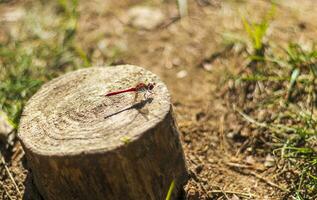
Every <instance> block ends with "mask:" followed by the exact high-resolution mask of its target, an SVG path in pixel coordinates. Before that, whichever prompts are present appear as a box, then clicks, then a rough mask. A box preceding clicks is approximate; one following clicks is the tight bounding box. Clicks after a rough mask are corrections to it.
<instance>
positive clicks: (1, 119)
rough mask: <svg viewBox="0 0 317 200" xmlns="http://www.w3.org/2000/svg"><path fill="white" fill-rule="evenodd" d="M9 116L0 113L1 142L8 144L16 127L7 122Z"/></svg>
mask: <svg viewBox="0 0 317 200" xmlns="http://www.w3.org/2000/svg"><path fill="white" fill-rule="evenodd" d="M7 118H8V117H7V115H6V114H5V113H4V112H2V111H0V142H4V143H7V142H8V137H9V135H10V133H11V132H12V131H13V129H14V127H13V126H12V125H11V124H10V123H9V121H8V120H7Z"/></svg>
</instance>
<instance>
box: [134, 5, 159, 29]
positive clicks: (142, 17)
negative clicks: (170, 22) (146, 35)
mask: <svg viewBox="0 0 317 200" xmlns="http://www.w3.org/2000/svg"><path fill="white" fill-rule="evenodd" d="M128 17H129V22H130V23H131V25H132V26H134V27H135V28H140V29H147V30H151V29H154V28H156V27H157V26H159V25H160V24H162V23H163V21H164V15H163V13H162V11H161V10H160V9H157V8H151V7H148V6H137V7H133V8H131V9H130V10H129V11H128Z"/></svg>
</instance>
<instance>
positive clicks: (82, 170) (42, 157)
mask: <svg viewBox="0 0 317 200" xmlns="http://www.w3.org/2000/svg"><path fill="white" fill-rule="evenodd" d="M144 78H145V79H144ZM138 82H155V83H156V85H155V88H154V89H153V92H154V94H153V95H151V96H150V97H148V98H147V99H143V100H142V96H141V97H140V98H139V99H138V100H137V101H136V103H134V102H133V101H134V94H133V93H125V94H120V95H116V96H111V97H105V94H106V93H107V92H109V91H115V90H119V89H125V88H128V87H131V86H134V85H136V84H137V83H138ZM18 136H19V138H20V140H21V143H22V145H23V147H24V150H25V153H26V156H27V161H28V165H29V167H30V168H31V170H32V174H33V179H34V182H35V184H36V186H37V188H38V190H39V191H40V193H41V195H42V196H43V197H44V199H47V200H55V199H56V200H64V199H65V200H70V199H85V200H86V199H102V200H105V199H109V200H115V199H132V200H134V199H135V200H142V199H144V200H151V199H152V200H162V199H165V196H166V194H167V191H168V189H169V186H170V184H171V182H172V180H175V182H176V186H177V187H176V190H175V191H174V193H175V194H177V191H178V190H179V189H181V188H182V187H181V186H182V185H183V184H184V183H185V181H186V179H187V169H186V164H185V160H184V154H183V150H182V146H181V144H180V141H179V134H178V130H177V127H176V125H175V121H174V118H173V113H172V107H171V103H170V96H169V93H168V90H167V88H166V86H165V85H164V84H163V83H162V82H161V80H159V78H158V77H157V76H155V75H154V74H153V73H151V72H149V71H146V70H144V69H143V68H140V67H136V66H132V65H121V66H114V67H93V68H88V69H82V70H78V71H75V72H71V73H68V74H66V75H63V76H61V77H59V78H56V79H54V80H52V81H50V82H49V83H47V84H45V85H44V86H43V87H42V88H41V89H40V90H39V91H38V92H37V93H36V94H35V95H34V96H33V97H32V98H31V99H30V100H29V102H28V103H27V105H26V107H25V109H24V111H23V117H22V118H21V122H20V128H19V131H18ZM174 197H175V195H174Z"/></svg>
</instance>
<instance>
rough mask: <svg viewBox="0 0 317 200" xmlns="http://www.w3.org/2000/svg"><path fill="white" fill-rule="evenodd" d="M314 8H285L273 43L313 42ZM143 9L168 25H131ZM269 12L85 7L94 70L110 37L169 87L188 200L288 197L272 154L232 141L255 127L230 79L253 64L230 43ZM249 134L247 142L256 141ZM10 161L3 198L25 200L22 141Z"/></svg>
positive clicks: (217, 7)
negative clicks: (132, 13)
mask: <svg viewBox="0 0 317 200" xmlns="http://www.w3.org/2000/svg"><path fill="white" fill-rule="evenodd" d="M314 4H315V3H314V1H313V0H311V1H309V0H303V1H295V0H288V1H287V2H286V1H283V2H281V3H279V5H278V7H277V12H276V16H275V17H274V21H273V23H272V24H271V27H270V29H269V36H268V38H269V40H270V41H273V42H274V43H275V44H277V45H283V44H285V43H286V42H287V41H290V40H300V41H303V42H305V41H310V40H313V39H314V37H315V36H316V28H317V24H316V23H314V22H315V19H316V17H317V7H316V6H314ZM137 5H143V6H149V7H155V8H159V9H160V10H161V11H162V12H163V13H164V20H163V21H162V23H161V24H159V25H158V26H157V27H155V28H151V29H150V30H141V29H139V28H135V27H133V26H132V25H131V24H130V23H129V19H128V18H127V15H126V13H127V10H129V9H130V8H131V7H133V6H137ZM8 7H10V8H8ZM15 7H23V3H22V2H16V3H12V4H10V5H7V4H3V5H0V10H1V11H2V12H1V13H0V15H4V14H5V13H6V12H10V10H12V9H15ZM269 8H270V3H269V2H268V1H262V0H250V1H229V0H228V1H220V0H214V1H212V0H210V1H208V0H197V1H189V16H188V17H185V18H183V19H181V20H179V19H178V18H177V16H178V8H177V5H176V3H175V2H174V1H164V2H163V3H162V1H154V2H152V1H146V2H143V1H141V0H140V1H139V0H133V1H125V0H118V1H105V2H104V1H100V0H94V1H82V2H81V3H80V7H79V10H80V21H79V27H78V35H77V38H76V39H77V40H78V41H81V44H82V47H83V49H85V50H87V51H88V52H90V53H91V55H92V57H93V60H92V63H93V65H103V64H106V62H105V61H104V60H102V59H100V55H101V54H102V50H101V49H100V45H101V44H102V43H100V38H104V39H105V40H106V43H107V44H108V45H109V46H111V47H115V48H119V50H120V51H121V52H123V53H122V54H120V56H118V57H117V58H116V60H115V61H114V62H113V63H118V64H119V63H128V64H134V65H139V66H143V67H145V68H147V69H149V70H150V71H152V72H154V73H156V74H158V75H159V76H160V77H161V78H162V80H163V81H164V82H165V83H166V84H167V86H168V88H169V90H170V93H171V95H172V99H173V105H174V110H175V113H176V117H177V123H178V126H179V129H180V132H181V140H182V144H183V148H184V151H185V156H186V160H187V163H188V168H189V170H190V174H191V178H190V180H189V182H188V184H187V185H186V186H185V187H184V189H185V196H186V199H188V200H194V199H231V200H238V199H289V197H288V192H287V190H286V188H287V187H288V185H287V180H283V179H281V178H280V177H278V176H277V175H276V171H275V170H276V168H275V167H274V166H271V167H267V166H266V165H265V162H266V161H267V156H268V155H269V154H270V153H269V152H266V151H265V150H263V153H261V154H258V153H254V151H253V150H252V148H253V147H248V146H246V143H244V142H245V141H246V140H245V139H241V138H240V139H239V138H238V139H237V138H235V137H232V135H234V134H235V133H236V132H241V130H249V129H244V126H248V124H247V123H242V122H241V121H242V120H241V119H240V118H241V117H240V116H239V115H237V114H236V112H235V111H234V110H233V108H232V105H231V103H230V101H229V100H228V90H229V89H228V88H229V87H230V81H229V77H230V75H231V74H237V73H238V72H239V71H240V70H241V69H242V68H243V67H245V65H246V60H247V55H246V54H245V53H244V48H245V46H244V45H241V44H240V43H234V44H233V45H230V44H231V43H230V41H229V40H230V38H231V39H232V38H238V39H239V40H242V41H243V40H246V38H247V37H246V34H245V32H244V30H243V24H242V22H241V13H243V15H247V16H252V18H254V20H256V19H259V18H261V17H262V16H263V14H264V13H265V11H266V10H268V9H269ZM0 19H1V18H0ZM97 38H99V39H98V40H97ZM228 38H229V39H228ZM232 40H233V39H232ZM228 41H229V42H228ZM253 131H256V130H253ZM246 132H247V133H244V134H245V135H246V137H248V135H252V133H248V131H246ZM5 158H6V160H5V162H6V163H7V164H8V166H9V170H10V171H11V173H12V175H13V177H12V178H10V177H8V176H7V175H6V171H5V170H2V171H1V173H2V174H1V175H0V177H1V183H2V184H4V185H5V187H4V186H3V188H5V191H2V192H0V198H3V199H20V197H19V196H20V195H19V194H18V193H17V189H16V186H15V185H14V184H13V181H12V179H14V180H15V182H16V184H17V186H18V188H19V189H20V191H21V195H22V196H23V194H24V183H25V179H26V175H27V170H26V165H25V162H26V161H25V156H24V153H23V150H22V149H21V146H20V144H19V143H16V145H15V147H14V149H13V150H12V153H7V155H6V157H5ZM0 190H2V189H0Z"/></svg>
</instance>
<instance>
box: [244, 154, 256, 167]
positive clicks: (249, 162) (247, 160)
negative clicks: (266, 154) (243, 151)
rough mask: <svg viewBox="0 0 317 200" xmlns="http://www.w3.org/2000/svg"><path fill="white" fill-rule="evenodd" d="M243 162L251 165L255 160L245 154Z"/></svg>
mask: <svg viewBox="0 0 317 200" xmlns="http://www.w3.org/2000/svg"><path fill="white" fill-rule="evenodd" d="M245 162H246V163H248V164H250V165H253V164H254V163H255V160H254V158H253V156H247V157H246V158H245Z"/></svg>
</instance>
